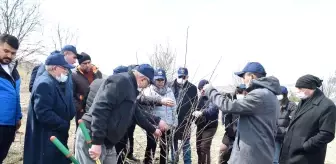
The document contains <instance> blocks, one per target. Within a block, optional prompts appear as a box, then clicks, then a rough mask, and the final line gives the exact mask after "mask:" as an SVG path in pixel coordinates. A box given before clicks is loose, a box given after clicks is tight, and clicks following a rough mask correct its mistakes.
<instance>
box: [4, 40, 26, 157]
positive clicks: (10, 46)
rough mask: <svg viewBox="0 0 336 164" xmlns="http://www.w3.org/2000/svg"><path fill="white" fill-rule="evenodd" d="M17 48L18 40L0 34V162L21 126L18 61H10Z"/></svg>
mask: <svg viewBox="0 0 336 164" xmlns="http://www.w3.org/2000/svg"><path fill="white" fill-rule="evenodd" d="M18 49H19V41H18V39H17V38H16V37H14V36H12V35H8V34H2V35H0V105H1V109H0V163H2V162H3V160H4V159H5V158H6V156H7V153H8V150H9V148H10V146H11V144H12V142H13V141H14V138H15V132H16V130H18V129H19V128H20V126H21V118H22V114H21V105H20V82H21V81H20V75H19V73H18V71H17V70H16V66H17V64H18V62H17V61H16V62H12V61H13V59H14V58H15V56H16V52H17V50H18Z"/></svg>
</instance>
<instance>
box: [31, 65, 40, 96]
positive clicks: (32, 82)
mask: <svg viewBox="0 0 336 164" xmlns="http://www.w3.org/2000/svg"><path fill="white" fill-rule="evenodd" d="M39 68H40V65H37V66H35V67H34V68H33V70H32V72H31V74H30V81H29V92H31V91H32V89H33V86H34V81H35V78H36V74H37V71H38V69H39Z"/></svg>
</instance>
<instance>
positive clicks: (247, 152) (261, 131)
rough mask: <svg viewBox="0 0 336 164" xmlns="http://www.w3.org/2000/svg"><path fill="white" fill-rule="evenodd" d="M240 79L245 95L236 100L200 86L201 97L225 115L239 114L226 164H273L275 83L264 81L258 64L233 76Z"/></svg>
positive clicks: (270, 79) (277, 86) (274, 80)
mask: <svg viewBox="0 0 336 164" xmlns="http://www.w3.org/2000/svg"><path fill="white" fill-rule="evenodd" d="M235 74H236V75H237V76H239V77H241V78H243V80H244V84H245V85H246V87H247V89H246V91H247V92H248V94H247V95H246V96H245V97H244V98H243V99H239V100H233V101H232V100H231V99H227V98H225V97H224V96H222V95H221V94H220V93H219V92H218V91H217V90H216V89H214V88H213V87H212V86H211V85H209V84H207V85H206V86H204V93H205V95H206V96H208V97H209V99H210V100H211V101H212V102H213V103H215V104H216V105H217V106H218V107H219V109H220V110H222V111H223V112H225V113H234V114H239V115H240V119H239V121H238V129H237V132H236V133H237V134H236V139H235V142H234V145H233V150H232V154H231V156H230V160H229V161H228V163H229V164H270V163H272V162H273V157H274V150H275V146H274V145H275V142H274V134H275V132H276V128H277V127H276V121H277V118H278V115H279V111H280V104H279V101H278V100H277V97H276V95H278V94H280V92H281V89H280V84H279V80H278V79H277V78H275V77H272V76H270V77H265V76H266V72H265V69H264V67H263V66H262V65H261V64H260V63H258V62H250V63H248V64H247V65H246V66H245V68H244V69H243V71H241V72H236V73H235Z"/></svg>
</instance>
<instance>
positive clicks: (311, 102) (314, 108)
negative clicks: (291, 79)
mask: <svg viewBox="0 0 336 164" xmlns="http://www.w3.org/2000/svg"><path fill="white" fill-rule="evenodd" d="M321 85H322V80H320V79H319V78H318V77H316V76H313V75H304V76H302V77H300V78H299V79H298V80H297V81H296V84H295V87H296V88H297V97H299V98H300V99H301V101H300V103H299V104H298V108H297V110H296V111H295V113H294V115H293V117H292V120H291V122H290V124H289V126H288V130H287V133H286V135H285V138H284V141H283V145H282V149H281V155H280V162H279V163H280V164H298V163H302V164H303V163H304V164H324V160H325V156H326V152H327V144H328V143H329V142H331V141H332V140H333V139H334V137H335V122H336V107H335V104H334V103H333V102H332V101H331V100H330V99H329V98H327V97H326V96H325V95H324V94H323V92H322V91H321V90H320V89H319V87H320V86H321Z"/></svg>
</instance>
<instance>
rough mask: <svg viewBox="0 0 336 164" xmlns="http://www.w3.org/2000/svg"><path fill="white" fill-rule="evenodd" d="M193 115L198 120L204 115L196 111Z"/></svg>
mask: <svg viewBox="0 0 336 164" xmlns="http://www.w3.org/2000/svg"><path fill="white" fill-rule="evenodd" d="M192 115H193V116H195V117H196V118H198V117H200V116H202V115H203V112H201V111H195V112H193V113H192Z"/></svg>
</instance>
